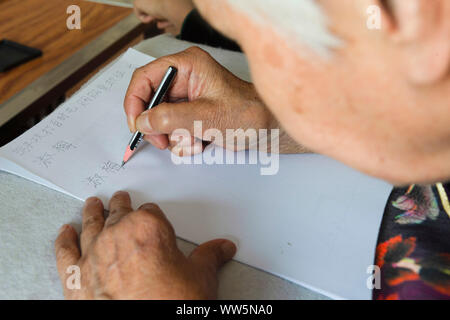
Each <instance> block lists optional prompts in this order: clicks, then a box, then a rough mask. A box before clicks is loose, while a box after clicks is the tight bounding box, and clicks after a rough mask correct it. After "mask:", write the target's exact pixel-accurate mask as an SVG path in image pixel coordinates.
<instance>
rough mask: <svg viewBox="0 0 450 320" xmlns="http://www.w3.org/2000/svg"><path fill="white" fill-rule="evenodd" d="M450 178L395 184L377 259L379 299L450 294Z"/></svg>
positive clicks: (443, 296)
mask: <svg viewBox="0 0 450 320" xmlns="http://www.w3.org/2000/svg"><path fill="white" fill-rule="evenodd" d="M449 195H450V184H447V185H444V184H436V185H433V186H418V185H413V186H410V187H408V188H398V189H394V191H393V192H392V194H391V196H390V199H389V201H388V204H387V206H386V210H385V213H384V217H383V222H382V224H381V228H380V234H379V237H378V245H377V249H376V257H375V264H376V265H377V266H379V267H380V270H381V288H380V289H375V290H374V291H373V298H374V299H377V300H405V299H406V300H409V299H450V235H449V232H450V204H449Z"/></svg>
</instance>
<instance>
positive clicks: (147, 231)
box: [55, 192, 236, 299]
mask: <svg viewBox="0 0 450 320" xmlns="http://www.w3.org/2000/svg"><path fill="white" fill-rule="evenodd" d="M109 205H110V214H109V216H108V217H107V218H106V220H105V219H104V217H103V210H104V208H103V204H102V202H101V201H100V200H99V199H97V198H90V199H88V200H87V201H86V203H85V206H84V209H83V226H82V232H81V236H80V245H78V235H77V232H76V231H75V230H74V228H73V227H71V226H69V225H65V226H63V227H62V228H61V230H60V233H59V235H58V238H57V239H56V241H55V251H56V260H57V267H58V273H59V275H60V278H61V281H62V285H63V290H64V296H65V297H66V299H214V298H216V296H217V286H218V282H217V271H218V269H219V268H220V267H221V266H222V265H223V264H224V263H226V262H227V261H229V260H230V259H231V258H232V257H233V256H234V254H235V252H236V247H235V245H234V244H233V243H232V242H230V241H228V240H223V239H219V240H213V241H210V242H207V243H204V244H203V245H201V246H199V247H197V248H196V249H195V250H194V251H193V252H192V253H191V255H190V256H189V257H185V256H184V254H183V253H182V252H181V251H180V250H179V249H178V248H177V245H176V241H175V232H174V230H173V228H172V226H171V224H170V222H169V221H168V220H167V218H166V217H165V215H164V213H163V212H162V211H161V209H160V208H159V207H158V206H157V205H156V204H150V203H147V204H144V205H142V206H141V207H140V208H139V209H138V210H137V211H134V210H133V209H132V207H131V200H130V197H129V195H128V193H126V192H117V193H116V194H114V196H113V197H112V198H111V200H110V203H109ZM71 266H78V267H79V270H80V276H81V277H80V278H81V279H80V287H79V288H78V289H77V288H76V287H74V286H73V285H74V282H71V280H73V279H70V278H69V277H71V272H72V271H70V272H69V273H68V272H67V270H72V269H70V267H71ZM68 268H69V269H68ZM72 268H73V267H72ZM68 280H69V281H68ZM68 282H69V283H71V284H72V285H67V284H68Z"/></svg>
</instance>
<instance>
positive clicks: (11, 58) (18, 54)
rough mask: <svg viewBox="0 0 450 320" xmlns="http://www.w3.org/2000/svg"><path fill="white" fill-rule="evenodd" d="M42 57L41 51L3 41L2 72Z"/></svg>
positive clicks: (1, 53)
mask: <svg viewBox="0 0 450 320" xmlns="http://www.w3.org/2000/svg"><path fill="white" fill-rule="evenodd" d="M41 55H42V51H41V50H38V49H35V48H30V47H27V46H24V45H22V44H20V43H17V42H14V41H10V40H1V41H0V72H4V71H7V70H9V69H12V68H14V67H16V66H18V65H21V64H22V63H25V62H27V61H30V60H32V59H34V58H37V57H40V56H41Z"/></svg>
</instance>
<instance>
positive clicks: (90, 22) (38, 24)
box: [0, 0, 145, 146]
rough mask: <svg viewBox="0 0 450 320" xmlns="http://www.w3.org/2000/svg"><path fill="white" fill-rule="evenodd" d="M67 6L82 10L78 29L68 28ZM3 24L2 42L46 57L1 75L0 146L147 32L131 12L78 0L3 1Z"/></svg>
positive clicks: (0, 2)
mask: <svg viewBox="0 0 450 320" xmlns="http://www.w3.org/2000/svg"><path fill="white" fill-rule="evenodd" d="M69 5H78V6H79V7H80V9H81V29H80V30H69V29H68V28H67V26H66V20H67V18H68V17H69V14H67V13H66V10H67V7H68V6H69ZM0 21H1V23H0V39H1V38H7V39H9V40H13V41H16V42H19V43H22V44H24V45H28V46H31V47H35V48H38V49H40V50H42V52H43V55H42V57H40V58H38V59H35V60H33V61H30V62H28V63H26V64H23V65H21V66H19V67H17V68H14V69H12V70H10V71H8V72H6V73H0V127H1V130H0V146H1V145H2V144H4V143H6V142H7V141H8V140H10V139H11V138H13V137H14V136H15V135H17V131H18V130H19V131H20V128H19V127H23V126H24V125H25V124H24V123H23V121H24V120H23V119H26V118H27V117H30V116H33V114H38V113H42V109H43V108H46V107H47V106H48V105H51V104H54V103H55V101H57V100H58V99H60V97H61V96H62V95H64V92H65V91H67V90H68V89H70V88H71V87H73V86H74V85H75V84H76V83H77V82H78V81H80V80H81V79H82V78H83V77H84V76H85V75H86V74H88V73H90V72H91V71H93V70H94V69H95V68H96V67H97V66H98V65H100V64H101V63H102V62H104V61H105V60H107V59H108V58H110V57H111V56H112V55H114V53H116V52H117V51H118V50H119V49H121V48H122V47H124V46H125V45H127V43H129V42H130V41H132V40H133V39H135V38H136V37H138V36H139V35H140V34H142V33H143V32H144V30H145V27H144V26H143V25H142V24H141V23H140V22H139V20H138V19H136V18H135V17H134V15H133V13H132V9H130V8H124V7H117V6H110V5H105V4H99V3H93V2H88V1H80V0H0ZM18 128H19V129H18Z"/></svg>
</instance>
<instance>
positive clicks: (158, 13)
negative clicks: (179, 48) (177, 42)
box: [134, 0, 194, 35]
mask: <svg viewBox="0 0 450 320" xmlns="http://www.w3.org/2000/svg"><path fill="white" fill-rule="evenodd" d="M193 9H194V4H193V3H192V0H135V1H134V12H135V14H136V16H137V17H138V18H139V19H140V20H141V21H142V22H143V23H150V22H152V21H156V22H157V26H158V28H159V29H165V30H166V31H168V32H171V33H173V34H175V35H177V34H179V33H180V31H181V27H182V25H183V21H184V19H185V18H186V16H187V15H188V14H189V12H190V11H192V10H193Z"/></svg>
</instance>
